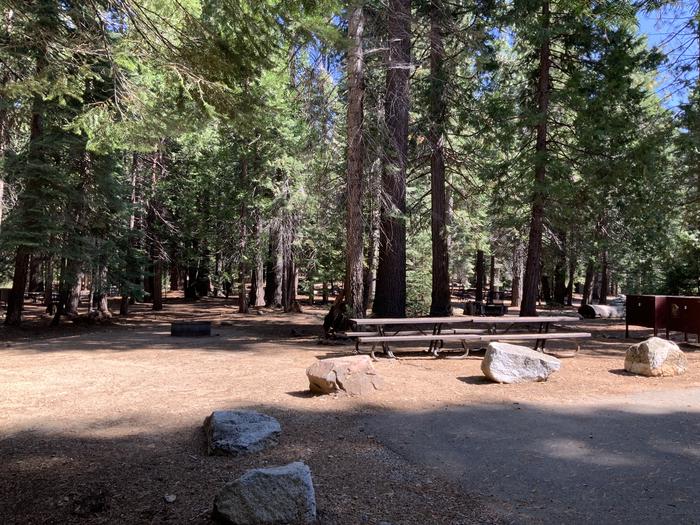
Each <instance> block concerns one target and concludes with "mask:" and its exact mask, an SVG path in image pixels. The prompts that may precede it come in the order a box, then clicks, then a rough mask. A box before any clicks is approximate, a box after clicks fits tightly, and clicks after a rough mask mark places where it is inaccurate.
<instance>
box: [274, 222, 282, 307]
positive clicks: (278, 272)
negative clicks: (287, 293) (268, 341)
mask: <svg viewBox="0 0 700 525" xmlns="http://www.w3.org/2000/svg"><path fill="white" fill-rule="evenodd" d="M282 237H283V233H282V227H280V228H279V229H278V230H277V238H276V241H277V244H276V246H275V266H274V273H275V288H274V294H273V296H272V305H273V306H275V307H283V306H284V304H283V301H284V299H283V295H284V293H283V286H284V280H285V272H284V262H285V259H284V240H283V238H282Z"/></svg>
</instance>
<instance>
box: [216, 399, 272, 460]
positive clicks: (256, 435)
mask: <svg viewBox="0 0 700 525" xmlns="http://www.w3.org/2000/svg"><path fill="white" fill-rule="evenodd" d="M204 432H205V433H206V435H207V452H208V453H209V455H230V456H238V455H241V454H250V453H251V452H259V451H261V450H262V449H264V448H265V447H267V446H270V445H276V444H277V436H279V434H280V432H282V428H281V427H280V424H279V422H278V421H277V420H276V419H275V418H274V417H272V416H268V415H266V414H261V413H260V412H255V411H253V410H218V411H215V412H212V413H211V415H210V416H209V417H208V418H206V419H205V420H204Z"/></svg>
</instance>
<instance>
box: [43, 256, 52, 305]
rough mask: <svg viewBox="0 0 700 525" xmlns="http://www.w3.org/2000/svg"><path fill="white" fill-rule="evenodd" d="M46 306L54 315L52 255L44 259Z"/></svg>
mask: <svg viewBox="0 0 700 525" xmlns="http://www.w3.org/2000/svg"><path fill="white" fill-rule="evenodd" d="M44 307H45V308H46V313H47V314H50V315H53V313H54V303H53V260H52V259H51V256H50V255H48V256H47V257H46V259H45V260H44Z"/></svg>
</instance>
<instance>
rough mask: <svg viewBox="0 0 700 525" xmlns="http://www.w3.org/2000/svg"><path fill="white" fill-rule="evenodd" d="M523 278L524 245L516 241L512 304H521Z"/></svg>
mask: <svg viewBox="0 0 700 525" xmlns="http://www.w3.org/2000/svg"><path fill="white" fill-rule="evenodd" d="M522 278H523V247H522V244H521V243H520V242H516V244H515V247H514V248H513V282H512V285H511V297H510V305H511V306H520V299H521V295H522V286H521V282H522Z"/></svg>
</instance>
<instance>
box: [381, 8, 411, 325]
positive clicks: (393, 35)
mask: <svg viewBox="0 0 700 525" xmlns="http://www.w3.org/2000/svg"><path fill="white" fill-rule="evenodd" d="M388 4H389V5H388V8H389V10H388V13H387V15H388V17H387V18H388V20H387V27H388V36H389V64H388V69H387V74H386V100H385V119H386V127H387V132H388V144H387V148H386V152H387V155H386V157H387V163H386V169H385V170H384V172H383V174H382V191H383V196H384V201H385V205H384V207H383V209H382V221H381V225H382V227H381V233H380V243H379V265H378V268H377V285H376V293H375V297H374V306H373V311H374V313H375V314H376V315H377V316H379V317H405V316H406V224H405V213H406V159H407V155H408V109H409V74H410V68H411V2H410V0H389V2H388Z"/></svg>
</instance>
